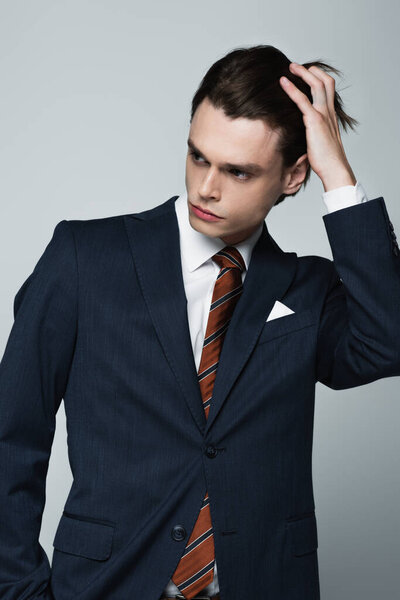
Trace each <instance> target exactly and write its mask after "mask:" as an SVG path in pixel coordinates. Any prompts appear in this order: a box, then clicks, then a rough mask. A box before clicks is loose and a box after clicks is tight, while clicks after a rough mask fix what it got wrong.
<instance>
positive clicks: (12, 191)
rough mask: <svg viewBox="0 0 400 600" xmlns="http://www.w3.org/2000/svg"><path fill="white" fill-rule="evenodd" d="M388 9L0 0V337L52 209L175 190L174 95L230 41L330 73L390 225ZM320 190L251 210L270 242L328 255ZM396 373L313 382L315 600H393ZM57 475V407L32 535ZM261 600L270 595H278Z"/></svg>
mask: <svg viewBox="0 0 400 600" xmlns="http://www.w3.org/2000/svg"><path fill="white" fill-rule="evenodd" d="M398 29H399V12H398V5H397V3H395V2H394V1H392V2H383V3H382V2H381V3H378V2H371V1H364V2H361V1H353V2H352V3H347V2H345V1H344V0H340V1H336V2H328V1H327V0H324V1H321V0H320V1H310V0H309V1H307V0H303V1H302V2H301V3H297V2H294V1H292V2H285V3H283V4H282V5H280V6H279V7H278V6H277V5H276V3H266V2H256V1H255V0H247V1H246V2H238V1H237V0H229V2H228V1H227V0H226V1H224V2H210V1H209V0H203V1H202V2H199V3H198V2H188V1H187V0H186V2H183V1H182V2H171V1H170V2H153V3H151V2H150V3H149V4H144V3H142V2H140V3H139V2H134V1H130V2H129V1H127V0H125V1H122V0H120V1H115V0H109V1H97V2H94V1H92V2H91V1H84V0H80V1H79V2H75V1H68V2H67V1H64V2H59V1H50V0H47V1H44V0H36V1H31V2H29V1H27V2H20V1H16V0H12V1H7V2H5V1H1V2H0V82H1V84H0V85H1V94H0V107H1V110H0V203H1V204H0V269H1V296H0V311H1V313H0V344H1V346H2V347H1V351H2V352H3V350H4V347H5V344H6V341H7V337H8V334H9V331H10V328H11V326H12V319H13V317H12V301H13V298H14V295H15V293H16V291H17V290H18V288H19V287H20V285H21V284H22V282H23V281H24V280H25V278H26V277H27V276H28V274H29V273H30V272H31V271H32V269H33V267H34V265H35V264H36V262H37V260H38V259H39V256H40V255H41V254H42V252H43V250H44V248H45V246H46V244H47V243H48V241H49V240H50V237H51V234H52V231H53V229H54V227H55V225H56V223H57V222H58V221H60V220H61V219H90V218H95V217H103V216H108V215H117V214H123V213H128V212H135V211H138V210H144V209H146V208H150V207H153V206H155V205H157V204H160V203H161V202H163V201H165V200H167V199H168V198H169V197H171V196H172V195H175V194H180V193H182V192H183V191H184V189H185V188H184V167H185V154H186V138H187V133H188V130H189V111H190V101H191V98H192V95H193V94H194V92H195V90H196V88H197V86H198V84H199V82H200V79H201V77H202V76H203V75H204V73H205V72H206V70H207V69H208V67H209V66H210V65H211V64H212V63H213V62H214V61H215V60H217V59H218V58H220V57H221V56H223V55H224V54H225V53H226V52H228V51H230V50H232V49H233V48H235V47H238V46H241V45H245V46H249V45H253V44H259V43H263V44H272V45H274V46H277V47H278V48H280V49H281V50H282V51H283V52H284V53H285V54H286V55H287V56H288V57H289V58H290V59H291V60H293V61H295V62H300V63H302V62H306V61H308V60H313V59H314V60H315V59H318V58H320V59H322V60H326V61H327V62H328V63H331V64H333V65H334V66H336V67H338V68H339V69H341V70H342V71H343V73H344V75H345V77H344V79H343V80H338V79H337V78H336V80H337V85H336V87H337V89H338V90H339V92H341V95H342V98H343V100H344V103H345V109H346V110H347V111H348V112H349V114H350V115H351V116H354V117H356V118H357V119H358V120H359V121H360V123H361V124H360V126H359V128H358V129H357V132H356V133H353V132H350V133H349V134H344V133H343V136H342V139H343V143H344V146H345V150H346V154H347V156H348V159H349V162H350V164H351V166H352V168H353V171H354V173H355V175H356V177H357V178H358V179H359V180H360V181H361V182H362V184H363V186H364V188H365V189H366V192H367V194H368V197H369V198H376V197H378V196H383V197H384V199H385V202H386V206H387V209H388V212H389V216H390V218H391V220H392V222H393V224H394V226H395V231H397V233H400V209H399V204H398V193H397V189H398V179H397V175H398V157H399V139H400V135H399V134H400V121H399V118H398V104H399V101H398V95H399V83H398V72H399V71H398V65H399V58H400V56H399V54H400V53H399V41H398ZM322 192H323V187H322V183H321V181H320V180H319V178H318V177H317V176H316V175H315V173H312V176H311V180H310V182H309V185H308V186H307V188H306V190H305V191H302V192H300V193H299V194H298V195H297V196H296V197H295V198H287V199H286V200H285V202H284V203H283V204H282V205H280V206H279V207H277V208H276V209H273V210H272V211H271V213H270V214H269V215H268V216H267V223H268V226H269V228H270V230H271V233H272V235H273V236H274V237H275V239H276V240H277V242H278V243H279V244H280V246H281V247H283V249H285V250H287V251H291V250H294V251H296V252H297V253H298V254H299V255H304V254H317V255H322V256H327V257H329V258H332V254H331V251H330V246H329V243H328V239H327V235H326V231H325V228H324V224H323V221H322V215H323V214H325V212H326V211H325V207H324V205H323V202H322V197H321V194H322ZM399 391H400V379H399V378H396V377H394V378H393V377H392V378H388V379H383V380H379V381H376V382H373V383H371V384H369V385H365V386H361V387H359V388H355V389H351V390H344V391H333V390H329V389H328V388H326V387H325V386H323V385H321V384H317V391H316V392H317V396H316V413H315V434H314V454H313V474H314V491H315V501H316V514H317V520H318V532H319V564H320V579H321V592H322V598H323V599H324V600H338V599H340V600H350V599H351V600H358V599H360V600H361V599H363V600H370V599H371V600H372V599H374V600H376V598H379V599H380V600H394V598H397V597H399V596H398V594H399V592H398V587H399V572H400V535H399V534H400V518H399V508H398V507H399V498H400V494H399V488H400V475H399V470H398V456H399V450H400V444H399V436H398V430H399V427H398V424H399V417H400V405H399ZM71 482H72V476H71V472H70V468H69V464H68V457H67V448H66V430H65V414H64V408H63V404H61V407H60V410H59V412H58V414H57V430H56V435H55V439H54V445H53V450H52V455H51V459H50V468H49V474H48V479H47V502H46V507H45V511H44V515H43V525H42V531H41V536H40V542H41V544H42V545H43V546H44V548H45V550H46V551H47V553H48V556H49V558H50V559H51V556H52V552H53V548H52V540H53V537H54V533H55V529H56V526H57V523H58V520H59V518H60V515H61V512H62V509H63V504H64V502H65V499H66V497H67V494H68V491H69V487H70V485H71ZM277 600H278V599H277Z"/></svg>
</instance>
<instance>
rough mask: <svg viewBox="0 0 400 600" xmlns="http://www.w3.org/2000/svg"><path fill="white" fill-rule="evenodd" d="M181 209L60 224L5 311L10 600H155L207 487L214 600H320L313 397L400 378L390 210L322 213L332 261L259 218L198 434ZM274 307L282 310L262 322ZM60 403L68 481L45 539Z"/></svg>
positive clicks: (3, 568) (5, 541)
mask: <svg viewBox="0 0 400 600" xmlns="http://www.w3.org/2000/svg"><path fill="white" fill-rule="evenodd" d="M176 198H177V196H174V197H172V198H170V199H169V200H167V201H165V202H164V203H162V204H160V205H158V206H156V207H154V208H151V209H149V210H146V211H143V212H139V213H134V214H126V215H117V216H111V217H106V218H96V219H88V220H62V221H60V222H59V223H58V224H57V225H56V227H55V229H54V232H53V236H52V238H51V240H50V242H49V243H48V245H47V247H46V248H45V250H44V252H43V254H42V256H41V257H40V259H39V261H38V262H37V264H36V266H35V268H34V271H33V272H32V273H31V274H30V275H29V277H28V278H27V279H26V281H25V282H24V283H23V284H22V286H21V288H20V289H19V290H18V292H17V294H16V296H15V300H14V324H13V327H12V329H11V332H10V335H9V338H8V341H7V345H6V348H5V352H4V355H3V358H2V361H1V364H0V473H1V477H0V528H1V536H0V597H1V599H2V600H28V599H29V600H38V599H42V600H43V599H55V600H72V599H73V600H132V599H133V598H136V597H137V598H143V599H146V600H158V598H159V597H160V595H161V594H162V591H163V589H164V587H165V586H166V584H167V582H168V581H169V579H170V577H171V575H172V573H173V572H174V570H175V568H176V566H177V564H178V562H179V559H180V557H181V555H182V553H183V551H184V548H185V545H186V543H187V539H188V536H189V535H190V533H191V531H192V528H193V526H194V524H195V521H196V518H197V516H198V513H199V509H200V506H201V504H202V500H203V498H204V495H205V492H206V490H208V493H209V497H210V507H211V516H212V522H213V528H214V540H215V552H216V559H217V564H218V579H219V585H220V595H221V600H244V599H247V598H253V599H254V600H258V599H260V600H261V599H262V600H265V599H267V598H268V599H270V600H317V599H319V598H320V591H319V574H318V559H317V547H318V539H317V523H316V517H315V504H314V497H313V484H312V440H313V416H314V396H315V386H316V382H317V381H320V382H322V383H323V384H324V385H326V386H328V387H329V388H332V389H335V390H340V389H346V388H351V387H354V386H359V385H364V384H367V383H369V382H371V381H374V380H377V379H380V378H382V377H391V376H399V375H400V323H399V305H400V255H399V249H398V245H397V242H396V236H395V234H394V231H393V225H392V224H391V222H390V220H389V217H388V213H387V209H386V206H385V202H384V199H383V198H382V197H379V198H375V199H372V200H369V201H368V202H365V203H362V204H357V205H354V206H350V207H347V208H344V209H341V210H338V211H335V212H332V213H328V214H326V215H324V216H323V222H324V224H325V228H326V231H327V235H328V239H329V243H330V246H331V249H332V256H333V261H332V260H329V259H328V258H325V257H321V256H312V255H311V256H297V254H296V253H295V252H284V251H283V250H282V249H281V248H280V247H279V246H278V245H277V243H276V242H275V241H274V240H273V239H272V237H271V235H270V233H269V232H268V228H267V225H266V223H265V222H264V225H263V230H262V234H261V236H260V238H259V240H258V241H257V243H256V245H255V247H254V249H253V254H252V258H251V262H250V265H249V269H248V272H247V275H246V278H245V281H244V286H243V293H242V295H241V297H240V299H239V301H238V303H237V305H236V308H235V311H234V313H233V317H232V320H231V322H230V326H229V328H228V331H227V333H226V337H225V340H224V345H223V348H222V352H221V355H220V362H219V367H218V371H217V377H216V381H215V385H214V391H213V399H212V402H211V409H210V413H209V417H208V419H206V417H205V414H204V411H203V407H202V401H201V394H200V389H199V385H198V381H197V373H196V368H195V363H194V357H193V352H192V347H191V342H190V333H189V327H188V320H187V310H186V296H185V292H184V285H183V279H182V270H181V263H180V247H179V231H178V224H177V220H176V214H175V209H174V202H175V200H176ZM276 300H280V301H281V302H283V303H284V304H286V305H288V306H290V308H291V309H292V310H294V313H291V314H289V315H287V316H284V317H280V318H276V319H272V320H270V321H266V319H267V317H268V315H269V313H270V311H271V309H272V307H273V305H274V303H275V301H276ZM62 399H64V405H65V412H66V418H67V432H68V455H69V460H70V466H71V470H72V474H73V483H72V486H71V489H70V491H69V494H68V497H67V499H66V502H65V506H64V511H63V514H62V516H61V518H60V521H59V524H58V527H57V531H56V534H55V537H54V542H53V545H54V553H53V559H52V564H51V567H50V564H49V560H48V557H47V555H46V554H45V552H44V549H43V548H42V546H41V545H40V544H39V542H38V537H39V532H40V526H41V520H42V513H43V508H44V503H45V481H46V474H47V469H48V461H49V455H50V451H51V446H52V441H53V436H54V430H55V415H56V412H57V409H58V408H59V405H60V402H61V400H62Z"/></svg>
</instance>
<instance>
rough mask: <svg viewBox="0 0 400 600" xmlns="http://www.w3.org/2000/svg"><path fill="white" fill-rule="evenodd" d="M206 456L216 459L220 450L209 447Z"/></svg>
mask: <svg viewBox="0 0 400 600" xmlns="http://www.w3.org/2000/svg"><path fill="white" fill-rule="evenodd" d="M206 454H207V456H208V458H215V457H216V456H217V454H218V450H217V449H216V447H215V446H207V448H206Z"/></svg>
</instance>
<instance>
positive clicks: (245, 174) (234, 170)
mask: <svg viewBox="0 0 400 600" xmlns="http://www.w3.org/2000/svg"><path fill="white" fill-rule="evenodd" d="M231 172H236V173H241V174H242V175H244V176H245V177H244V178H247V173H245V172H244V171H238V169H231ZM235 177H236V175H235ZM244 178H243V177H238V179H244Z"/></svg>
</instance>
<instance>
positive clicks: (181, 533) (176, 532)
mask: <svg viewBox="0 0 400 600" xmlns="http://www.w3.org/2000/svg"><path fill="white" fill-rule="evenodd" d="M171 537H172V539H174V540H176V541H177V542H181V541H182V540H184V539H185V537H186V529H185V528H184V526H183V525H175V526H174V527H173V528H172V531H171Z"/></svg>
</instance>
